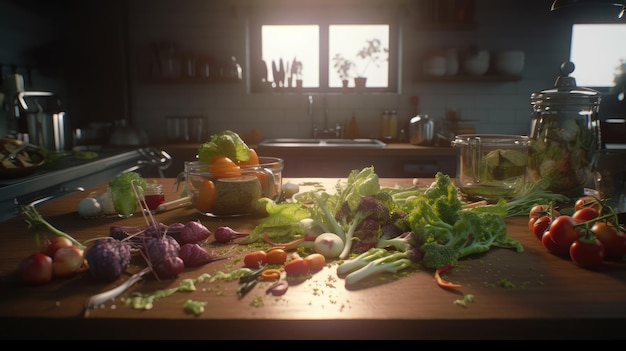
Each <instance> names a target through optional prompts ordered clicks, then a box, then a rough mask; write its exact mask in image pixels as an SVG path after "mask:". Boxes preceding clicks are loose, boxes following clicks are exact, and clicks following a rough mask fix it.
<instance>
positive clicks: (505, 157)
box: [452, 134, 529, 201]
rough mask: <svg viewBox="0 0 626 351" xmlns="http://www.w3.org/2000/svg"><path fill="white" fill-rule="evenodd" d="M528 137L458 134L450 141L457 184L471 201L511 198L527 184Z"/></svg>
mask: <svg viewBox="0 0 626 351" xmlns="http://www.w3.org/2000/svg"><path fill="white" fill-rule="evenodd" d="M528 142H529V139H528V136H524V135H507V134H461V135H457V136H456V137H455V139H454V141H452V146H453V147H455V148H457V149H458V153H457V173H456V179H455V180H456V184H457V187H458V188H459V190H460V191H461V193H462V194H463V195H465V196H466V197H467V198H469V199H473V200H488V201H497V200H498V199H499V198H511V197H513V196H514V195H515V194H516V193H517V191H518V190H519V188H520V187H521V186H522V185H523V184H524V182H525V181H526V176H527V165H528Z"/></svg>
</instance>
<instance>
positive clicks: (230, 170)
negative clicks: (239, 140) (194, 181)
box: [209, 155, 241, 178]
mask: <svg viewBox="0 0 626 351" xmlns="http://www.w3.org/2000/svg"><path fill="white" fill-rule="evenodd" d="M209 172H211V174H212V175H213V176H214V177H215V178H232V177H238V176H240V175H241V167H239V166H237V164H236V163H235V162H233V160H231V159H230V158H228V157H226V156H221V155H219V156H214V157H213V158H211V160H210V161H209Z"/></svg>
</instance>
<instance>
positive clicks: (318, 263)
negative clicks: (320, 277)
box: [304, 253, 326, 271]
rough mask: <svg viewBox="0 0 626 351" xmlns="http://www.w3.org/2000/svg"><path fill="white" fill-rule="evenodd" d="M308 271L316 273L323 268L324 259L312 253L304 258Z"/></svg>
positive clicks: (322, 256) (320, 255)
mask: <svg viewBox="0 0 626 351" xmlns="http://www.w3.org/2000/svg"><path fill="white" fill-rule="evenodd" d="M304 260H305V261H306V263H307V265H308V266H309V269H310V270H311V271H317V270H320V269H322V268H324V265H325V264H326V257H325V256H324V255H322V254H320V253H312V254H310V255H308V256H306V257H304Z"/></svg>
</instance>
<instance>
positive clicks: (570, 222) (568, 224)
mask: <svg viewBox="0 0 626 351" xmlns="http://www.w3.org/2000/svg"><path fill="white" fill-rule="evenodd" d="M576 223H577V222H576V220H575V219H574V218H572V217H571V216H567V215H563V216H558V217H556V218H555V219H554V220H553V221H552V223H551V224H550V229H549V230H550V237H551V238H552V241H554V242H555V243H556V244H558V245H561V246H569V245H571V244H572V243H573V242H574V241H576V239H578V231H577V230H576V229H575V228H574V225H575V224H576Z"/></svg>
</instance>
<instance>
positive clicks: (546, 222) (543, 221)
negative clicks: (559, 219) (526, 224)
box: [532, 216, 552, 240]
mask: <svg viewBox="0 0 626 351" xmlns="http://www.w3.org/2000/svg"><path fill="white" fill-rule="evenodd" d="M551 223H552V219H550V216H543V217H539V218H537V219H535V222H534V223H533V229H532V231H533V234H535V237H537V239H539V240H541V238H542V237H543V233H545V232H546V230H548V228H549V227H550V224H551Z"/></svg>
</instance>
